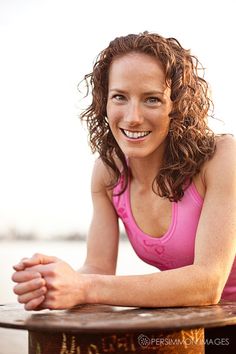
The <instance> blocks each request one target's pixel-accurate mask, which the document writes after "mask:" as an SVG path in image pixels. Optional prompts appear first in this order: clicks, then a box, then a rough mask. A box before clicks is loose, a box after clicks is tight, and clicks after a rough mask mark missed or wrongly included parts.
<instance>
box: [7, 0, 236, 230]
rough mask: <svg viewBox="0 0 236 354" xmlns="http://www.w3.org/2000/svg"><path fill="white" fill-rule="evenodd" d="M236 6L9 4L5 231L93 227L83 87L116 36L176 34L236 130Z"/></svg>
mask: <svg viewBox="0 0 236 354" xmlns="http://www.w3.org/2000/svg"><path fill="white" fill-rule="evenodd" d="M234 14H235V11H234V0H224V1H217V0H215V1H213V0H212V1H211V0H208V1H206V0H200V1H191V0H178V1H175V0H169V1H168V0H166V1H163V0H162V1H158V0H155V1H154V0H146V1H139V0H120V1H105V0H94V1H93V0H86V1H81V0H63V1H62V0H61V1H60V0H0V51H1V52H0V161H1V173H0V233H8V232H9V230H11V229H17V230H19V231H21V232H33V233H36V234H38V235H41V236H50V235H51V236H53V235H55V234H58V233H60V234H61V233H64V234H65V233H68V232H76V231H83V232H84V231H86V230H87V229H88V226H89V221H90V217H91V201H90V191H89V189H90V176H91V170H92V164H93V160H94V157H93V156H92V155H91V153H90V150H89V147H88V145H87V140H86V139H87V135H86V131H85V130H84V129H83V128H82V127H81V124H80V121H79V119H78V115H79V112H80V109H81V107H82V106H83V105H82V103H81V102H80V101H79V98H80V97H79V94H78V91H77V84H78V82H79V81H80V80H81V79H82V78H83V76H84V74H86V73H88V72H89V71H91V68H92V64H93V61H94V59H95V57H96V55H97V54H98V52H99V51H100V50H102V49H103V48H104V47H106V46H107V45H108V43H109V41H110V40H112V39H113V38H114V37H116V36H120V35H124V34H128V33H138V32H142V31H144V30H148V31H151V32H152V31H153V32H157V33H160V34H162V35H164V36H173V37H176V38H177V39H179V41H180V42H181V43H182V45H183V46H184V47H186V48H190V49H191V50H192V53H193V54H196V55H197V56H198V57H199V59H200V61H201V62H202V63H203V65H204V67H205V68H206V78H207V80H208V81H209V82H210V84H211V88H212V92H213V98H214V101H215V114H216V116H217V117H219V118H222V119H223V120H224V121H225V122H226V125H225V126H221V125H219V124H218V125H217V128H216V129H217V130H221V129H223V130H224V131H230V132H234V133H235V132H236V123H235V120H236V117H235V109H234V107H235V82H236V74H235V68H234V66H235V63H234V62H235V54H236V53H235V15H234Z"/></svg>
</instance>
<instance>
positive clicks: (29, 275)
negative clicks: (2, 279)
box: [11, 271, 41, 283]
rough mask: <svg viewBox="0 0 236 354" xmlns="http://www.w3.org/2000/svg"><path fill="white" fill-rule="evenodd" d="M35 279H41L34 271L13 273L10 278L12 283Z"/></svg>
mask: <svg viewBox="0 0 236 354" xmlns="http://www.w3.org/2000/svg"><path fill="white" fill-rule="evenodd" d="M35 278H41V274H40V273H39V272H36V271H31V272H28V271H18V272H15V273H13V275H12V277H11V279H12V281H14V282H15V283H23V282H26V281H29V280H32V279H35Z"/></svg>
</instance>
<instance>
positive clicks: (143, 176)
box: [129, 156, 161, 189]
mask: <svg viewBox="0 0 236 354" xmlns="http://www.w3.org/2000/svg"><path fill="white" fill-rule="evenodd" d="M129 167H130V170H131V175H132V180H133V181H134V182H135V183H137V184H138V185H139V186H140V187H141V188H142V189H150V188H152V183H153V181H154V179H155V177H156V176H157V174H158V171H159V170H160V167H161V159H157V156H153V157H152V156H149V157H146V158H143V159H142V158H138V159H135V158H130V159H129Z"/></svg>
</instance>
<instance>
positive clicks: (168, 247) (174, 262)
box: [113, 176, 236, 301]
mask: <svg viewBox="0 0 236 354" xmlns="http://www.w3.org/2000/svg"><path fill="white" fill-rule="evenodd" d="M123 183H124V179H123V176H122V177H121V179H120V181H119V183H118V184H117V186H116V187H115V188H114V190H113V205H114V207H115V209H116V212H117V215H118V217H119V218H120V219H121V220H122V222H123V224H124V227H125V230H126V232H127V236H128V238H129V241H130V243H131V245H132V247H133V249H134V251H135V252H136V254H137V255H138V256H139V257H140V258H141V259H142V260H143V261H144V262H146V263H149V264H151V265H152V266H155V267H157V268H158V269H160V270H167V269H174V268H180V267H184V266H187V265H190V264H193V261H194V244H195V237H196V231H197V226H198V222H199V218H200V214H201V210H202V205H203V199H202V197H201V196H200V195H199V193H198V192H197V190H196V188H195V186H194V184H193V183H191V185H190V186H189V187H188V188H187V189H186V191H185V193H184V197H183V198H182V200H181V201H179V202H176V203H175V202H173V203H172V220H171V223H170V226H169V229H168V230H167V232H166V233H165V234H164V235H163V236H161V237H159V238H156V237H152V236H150V235H148V234H145V233H144V232H143V231H142V230H141V229H140V228H139V227H138V225H137V224H136V222H135V220H134V217H133V215H132V210H131V205H130V184H129V183H128V186H127V188H126V190H125V192H124V193H122V194H121V195H120V196H117V195H115V194H117V193H118V192H119V191H120V190H121V188H122V185H123ZM222 299H224V300H228V301H236V258H235V261H234V264H233V267H232V270H231V273H230V275H229V278H228V281H227V283H226V285H225V288H224V291H223V293H222Z"/></svg>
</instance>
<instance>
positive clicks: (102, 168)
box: [91, 158, 113, 199]
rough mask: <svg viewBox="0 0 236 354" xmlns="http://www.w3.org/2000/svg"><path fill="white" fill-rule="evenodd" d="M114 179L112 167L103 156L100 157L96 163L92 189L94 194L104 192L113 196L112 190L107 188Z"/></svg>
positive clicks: (110, 196)
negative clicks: (104, 160)
mask: <svg viewBox="0 0 236 354" xmlns="http://www.w3.org/2000/svg"><path fill="white" fill-rule="evenodd" d="M112 180H113V173H112V171H111V169H110V168H109V167H108V166H106V164H105V163H104V162H103V161H102V159H101V158H98V159H97V160H96V161H95V163H94V168H93V174H92V184H91V191H92V194H97V193H102V194H105V195H106V196H108V197H109V199H111V198H112V190H111V189H109V188H107V187H108V186H109V185H110V184H111V182H112Z"/></svg>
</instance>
